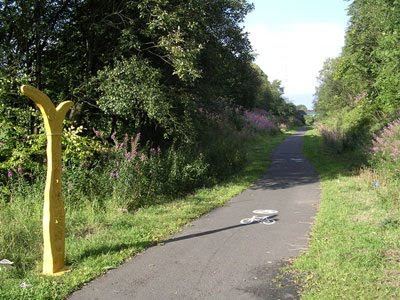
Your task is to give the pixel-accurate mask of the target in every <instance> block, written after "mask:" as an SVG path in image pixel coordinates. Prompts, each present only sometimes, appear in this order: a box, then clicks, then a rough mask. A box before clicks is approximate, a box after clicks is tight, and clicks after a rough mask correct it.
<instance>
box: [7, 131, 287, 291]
mask: <svg viewBox="0 0 400 300" xmlns="http://www.w3.org/2000/svg"><path fill="white" fill-rule="evenodd" d="M285 136H286V135H285V134H279V135H276V136H272V137H271V136H266V135H264V136H258V137H257V138H255V139H254V140H253V141H252V144H251V145H249V147H250V149H249V159H248V163H247V165H246V168H245V169H244V170H243V171H242V172H241V173H240V174H237V176H235V177H233V178H231V179H230V180H228V181H226V182H225V183H223V184H220V185H218V186H215V187H213V188H209V189H200V190H198V191H196V192H195V193H193V194H192V195H190V196H188V197H185V198H184V199H175V200H172V201H171V199H169V200H168V201H164V202H163V201H161V200H160V201H159V203H158V204H156V205H151V206H148V207H145V208H141V209H139V210H138V211H136V212H135V213H132V214H131V213H126V212H124V211H120V210H114V211H101V210H100V209H98V208H96V207H90V205H89V206H88V207H87V209H86V212H85V218H86V219H90V222H89V221H88V220H85V227H83V228H82V230H80V231H75V232H72V231H68V227H67V240H66V247H67V250H66V251H67V263H68V264H69V265H70V266H71V272H69V273H66V274H65V275H63V276H61V277H43V276H40V269H41V265H40V261H38V263H37V266H36V268H35V269H34V270H28V271H23V270H18V269H17V268H16V267H14V268H10V269H2V270H0V282H1V286H0V299H63V298H65V297H66V296H67V295H68V294H69V293H70V292H71V291H73V290H74V289H76V288H78V287H79V286H81V285H82V284H83V283H84V282H87V281H89V280H91V279H93V278H95V277H97V276H99V275H101V274H102V273H104V272H106V271H107V270H108V269H110V268H114V267H116V266H118V265H119V264H120V263H121V262H123V261H124V260H125V259H127V258H128V257H131V256H132V255H134V254H136V253H138V252H140V251H142V250H143V249H145V248H146V247H148V246H150V245H152V244H155V243H157V241H159V240H162V239H165V238H166V237H168V236H169V235H171V234H173V233H176V232H178V231H179V229H180V228H181V227H182V226H183V225H184V224H186V223H188V222H189V221H191V220H193V219H195V218H197V217H199V216H200V215H202V214H204V213H206V212H208V211H210V210H211V209H213V208H215V207H218V206H221V205H223V204H224V203H226V202H227V201H228V200H229V199H230V198H231V197H233V196H234V195H236V194H238V193H240V192H241V191H242V190H244V189H245V188H247V187H248V186H249V185H250V184H251V183H253V182H254V181H255V180H256V179H257V178H258V177H259V176H260V175H261V174H262V173H263V172H264V171H265V170H266V168H267V164H268V160H269V153H270V152H271V151H272V149H273V148H274V147H275V146H276V145H278V144H279V143H280V142H281V141H282V140H283V139H284V138H285ZM71 213H74V214H82V213H83V211H76V212H70V214H71ZM67 217H68V213H67ZM70 217H71V215H70ZM72 217H74V219H75V220H77V219H79V218H76V216H72ZM82 218H83V216H82ZM14 221H16V220H14ZM33 221H34V222H40V220H33ZM66 221H67V223H68V219H67V220H66ZM18 222H32V220H18ZM77 226H78V225H77V224H74V228H77ZM70 227H71V226H70ZM32 234H40V233H39V232H35V233H32ZM10 242H12V241H10ZM32 251H39V250H38V249H32ZM23 282H25V283H27V284H29V285H31V286H29V287H27V288H21V287H20V284H21V283H23Z"/></svg>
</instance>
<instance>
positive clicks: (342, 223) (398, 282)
mask: <svg viewBox="0 0 400 300" xmlns="http://www.w3.org/2000/svg"><path fill="white" fill-rule="evenodd" d="M304 154H305V156H306V157H307V158H308V159H309V160H310V161H311V162H312V163H313V165H314V166H315V167H316V169H317V170H318V172H319V173H320V177H321V187H322V192H321V204H320V210H319V213H318V216H317V218H316V220H315V224H314V226H313V229H312V232H311V242H310V246H309V249H308V250H307V252H306V253H304V254H303V255H301V256H300V257H298V258H297V259H296V260H295V262H294V266H293V268H294V270H295V272H296V273H297V274H298V276H297V277H298V279H299V282H300V284H301V286H303V288H304V290H303V291H302V298H303V299H400V239H399V235H400V218H399V217H400V216H399V210H398V207H394V205H393V203H396V201H393V200H395V199H392V198H393V195H396V193H393V192H394V191H395V190H398V188H399V187H398V186H389V185H385V184H383V182H384V177H382V175H379V174H377V173H376V172H374V171H373V170H370V169H367V168H362V167H360V164H359V160H358V159H357V155H356V154H354V153H353V154H347V155H341V156H338V155H334V154H332V153H331V152H329V151H327V149H325V148H324V145H323V143H322V138H321V137H320V136H319V135H318V134H317V133H316V131H309V132H308V133H307V135H306V137H305V144H304ZM373 182H380V185H379V186H378V187H377V186H375V185H374V184H373Z"/></svg>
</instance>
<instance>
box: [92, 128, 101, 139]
mask: <svg viewBox="0 0 400 300" xmlns="http://www.w3.org/2000/svg"><path fill="white" fill-rule="evenodd" d="M93 132H94V134H95V135H96V136H97V137H98V138H99V139H102V138H103V136H102V134H101V132H100V131H99V130H96V129H94V128H93Z"/></svg>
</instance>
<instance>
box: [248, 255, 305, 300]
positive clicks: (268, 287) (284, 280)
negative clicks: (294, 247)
mask: <svg viewBox="0 0 400 300" xmlns="http://www.w3.org/2000/svg"><path fill="white" fill-rule="evenodd" d="M289 265H290V262H289V261H279V262H277V263H271V264H268V265H264V266H260V267H257V268H255V269H254V270H253V272H252V273H251V277H250V278H248V279H247V280H246V282H247V283H248V286H247V287H246V288H243V289H241V290H243V291H245V292H246V293H249V294H252V295H253V296H256V299H271V300H272V299H274V300H285V299H300V295H299V286H298V285H297V284H296V283H295V280H294V276H293V275H292V274H291V273H290V272H289V271H287V270H286V268H285V267H287V266H289Z"/></svg>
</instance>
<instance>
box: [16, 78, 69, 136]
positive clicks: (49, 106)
mask: <svg viewBox="0 0 400 300" xmlns="http://www.w3.org/2000/svg"><path fill="white" fill-rule="evenodd" d="M21 93H22V94H23V95H25V96H27V97H29V98H30V99H31V100H32V101H33V102H35V103H36V105H37V106H38V107H39V109H40V111H41V112H42V115H43V119H44V127H45V130H46V133H47V134H61V129H62V123H63V120H64V118H65V115H66V113H67V111H68V110H69V109H70V108H71V107H72V105H73V104H74V103H73V102H72V101H64V102H61V103H60V104H59V105H58V106H57V107H55V106H54V104H53V103H52V102H51V100H50V98H49V97H48V96H47V95H46V94H45V93H43V92H41V91H40V90H38V89H37V88H34V87H33V86H30V85H23V86H21Z"/></svg>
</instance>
